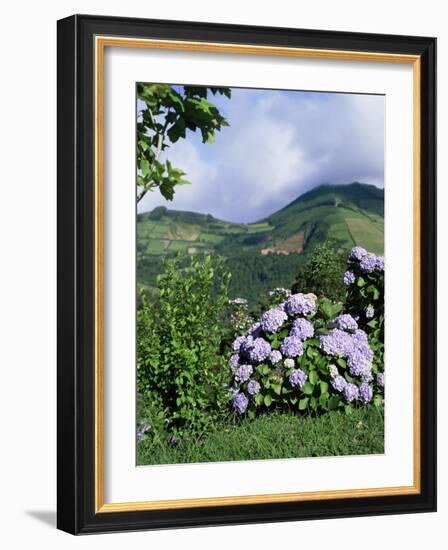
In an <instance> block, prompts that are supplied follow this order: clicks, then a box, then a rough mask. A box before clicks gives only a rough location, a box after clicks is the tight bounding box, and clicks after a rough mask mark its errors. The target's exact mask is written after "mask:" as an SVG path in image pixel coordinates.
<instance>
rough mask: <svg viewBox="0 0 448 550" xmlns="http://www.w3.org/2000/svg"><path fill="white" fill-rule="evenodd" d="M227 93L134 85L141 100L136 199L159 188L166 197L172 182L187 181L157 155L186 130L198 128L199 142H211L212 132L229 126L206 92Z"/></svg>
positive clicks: (170, 196)
mask: <svg viewBox="0 0 448 550" xmlns="http://www.w3.org/2000/svg"><path fill="white" fill-rule="evenodd" d="M210 94H211V95H216V94H220V95H224V96H226V97H228V98H230V96H231V90H230V88H217V87H210V88H207V87H204V86H168V85H166V84H142V83H140V84H138V85H137V97H138V99H139V100H140V101H141V102H143V103H144V108H143V109H142V110H141V111H140V113H139V117H138V121H137V168H138V173H137V187H138V189H139V192H138V195H137V202H139V201H140V200H141V199H142V198H143V197H144V196H145V194H146V193H147V192H148V191H151V190H152V189H155V188H159V189H160V192H161V193H162V195H163V196H164V197H165V199H167V200H172V199H173V197H174V188H175V186H176V185H185V184H188V183H190V182H189V181H187V180H185V179H184V176H185V175H186V174H185V172H184V171H183V170H182V169H181V168H176V167H174V166H172V164H171V163H170V161H169V160H164V161H162V160H161V159H160V156H161V154H162V152H163V151H165V150H166V149H167V148H168V147H169V146H170V145H172V144H173V143H176V142H177V141H178V140H179V139H181V138H185V136H186V132H187V130H191V131H192V132H196V131H199V132H200V133H201V136H202V141H203V143H213V141H214V139H215V133H216V132H217V131H220V130H221V128H222V127H223V126H229V123H228V122H227V120H226V119H225V118H224V117H223V116H222V115H221V113H220V112H219V110H218V108H217V107H216V106H215V105H213V103H211V102H210V101H209V100H208V97H209V95H210Z"/></svg>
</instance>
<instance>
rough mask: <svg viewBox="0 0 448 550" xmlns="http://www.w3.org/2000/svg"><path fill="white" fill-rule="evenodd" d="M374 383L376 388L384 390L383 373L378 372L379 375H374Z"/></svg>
mask: <svg viewBox="0 0 448 550" xmlns="http://www.w3.org/2000/svg"><path fill="white" fill-rule="evenodd" d="M376 383H377V384H378V386H380V387H381V388H384V372H379V373H378V374H377V375H376Z"/></svg>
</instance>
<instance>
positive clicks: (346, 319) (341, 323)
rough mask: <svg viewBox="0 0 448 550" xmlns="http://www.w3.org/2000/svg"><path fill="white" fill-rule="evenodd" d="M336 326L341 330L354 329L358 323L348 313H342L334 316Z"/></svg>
mask: <svg viewBox="0 0 448 550" xmlns="http://www.w3.org/2000/svg"><path fill="white" fill-rule="evenodd" d="M336 326H337V327H338V328H340V329H341V330H350V331H355V330H356V329H357V328H358V323H357V322H356V321H355V319H353V317H352V316H351V315H350V314H349V313H344V314H343V315H338V316H337V317H336Z"/></svg>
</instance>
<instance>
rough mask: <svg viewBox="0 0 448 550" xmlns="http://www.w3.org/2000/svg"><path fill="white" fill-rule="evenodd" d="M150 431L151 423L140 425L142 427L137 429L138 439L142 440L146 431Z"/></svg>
mask: <svg viewBox="0 0 448 550" xmlns="http://www.w3.org/2000/svg"><path fill="white" fill-rule="evenodd" d="M149 431H151V426H150V424H143V426H140V428H139V429H138V430H137V441H141V440H142V439H143V436H144V435H145V433H146V432H149Z"/></svg>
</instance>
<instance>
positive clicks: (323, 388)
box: [320, 381, 328, 395]
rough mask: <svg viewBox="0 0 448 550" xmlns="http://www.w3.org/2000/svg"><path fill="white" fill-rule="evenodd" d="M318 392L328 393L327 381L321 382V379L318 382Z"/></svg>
mask: <svg viewBox="0 0 448 550" xmlns="http://www.w3.org/2000/svg"><path fill="white" fill-rule="evenodd" d="M320 393H321V394H322V395H324V394H327V393H328V384H327V382H323V381H322V382H321V383H320Z"/></svg>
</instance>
